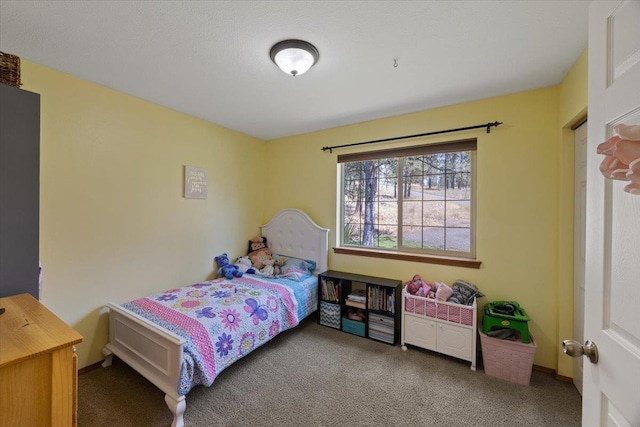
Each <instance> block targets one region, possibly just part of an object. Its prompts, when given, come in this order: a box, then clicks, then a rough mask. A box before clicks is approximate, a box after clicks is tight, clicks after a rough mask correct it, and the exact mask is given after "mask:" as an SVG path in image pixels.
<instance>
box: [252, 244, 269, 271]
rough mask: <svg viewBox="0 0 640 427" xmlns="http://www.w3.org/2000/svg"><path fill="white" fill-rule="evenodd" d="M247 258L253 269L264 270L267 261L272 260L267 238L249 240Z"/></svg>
mask: <svg viewBox="0 0 640 427" xmlns="http://www.w3.org/2000/svg"><path fill="white" fill-rule="evenodd" d="M247 256H248V257H249V259H250V260H251V264H252V265H253V268H255V269H256V270H261V269H262V268H264V266H265V265H266V264H265V262H264V261H265V260H268V259H271V249H269V248H268V247H267V238H266V237H255V238H253V239H251V240H249V249H248V251H247Z"/></svg>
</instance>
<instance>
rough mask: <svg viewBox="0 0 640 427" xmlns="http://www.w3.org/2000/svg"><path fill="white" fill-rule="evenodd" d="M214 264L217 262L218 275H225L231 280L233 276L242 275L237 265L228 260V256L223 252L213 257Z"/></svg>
mask: <svg viewBox="0 0 640 427" xmlns="http://www.w3.org/2000/svg"><path fill="white" fill-rule="evenodd" d="M214 259H215V261H216V264H218V267H219V268H218V277H226V278H227V279H229V280H231V279H233V278H234V277H242V272H241V271H240V270H239V269H238V266H237V265H233V264H231V263H230V262H229V256H228V255H227V254H226V253H224V254H221V255H218V256H217V257H215V258H214Z"/></svg>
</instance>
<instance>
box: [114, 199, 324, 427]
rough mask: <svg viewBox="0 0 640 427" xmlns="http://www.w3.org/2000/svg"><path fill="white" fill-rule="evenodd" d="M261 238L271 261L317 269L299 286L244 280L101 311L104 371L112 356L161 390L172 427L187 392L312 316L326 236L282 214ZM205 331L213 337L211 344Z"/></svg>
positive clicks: (302, 219)
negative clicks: (279, 258) (105, 337)
mask: <svg viewBox="0 0 640 427" xmlns="http://www.w3.org/2000/svg"><path fill="white" fill-rule="evenodd" d="M261 232H262V236H264V237H266V240H267V242H268V246H269V248H270V249H271V250H272V251H273V253H274V254H281V255H284V256H288V257H291V258H296V259H304V260H310V261H312V262H313V263H315V269H314V271H313V273H312V275H311V276H309V277H307V278H304V279H300V281H298V280H291V279H288V278H273V279H272V278H263V277H260V276H257V275H252V274H245V275H243V276H242V277H234V278H233V279H231V280H229V279H226V278H222V279H216V280H212V281H205V282H201V283H196V284H193V285H191V286H187V287H183V288H177V289H170V290H167V291H164V292H159V293H158V294H154V295H149V296H147V297H144V298H140V299H137V300H134V301H129V302H126V303H123V304H116V303H109V304H107V308H108V310H109V342H108V344H107V345H106V346H105V347H104V349H103V354H104V356H105V360H104V363H103V364H102V366H103V367H108V366H110V365H111V363H112V359H113V355H116V356H117V357H119V358H120V359H121V360H123V361H124V362H125V363H127V364H128V365H129V366H131V367H132V368H133V369H135V370H136V371H137V372H138V373H140V374H141V375H142V376H144V377H145V378H146V379H148V380H149V381H150V382H151V383H153V384H154V385H155V386H156V387H158V388H159V389H161V390H162V391H163V392H164V393H165V402H166V404H167V406H168V407H169V409H170V410H171V412H172V413H173V416H174V417H173V423H172V424H171V425H172V427H182V426H183V425H184V417H183V415H184V411H185V409H186V398H185V396H186V395H187V393H188V392H189V390H191V388H193V387H194V386H197V385H205V386H210V385H211V384H212V383H213V381H214V380H215V377H216V376H217V375H218V374H219V373H220V372H221V371H222V370H224V369H225V368H226V367H228V366H230V365H231V364H232V363H233V362H234V361H236V360H238V359H240V358H242V357H244V356H245V355H246V354H248V353H249V352H251V351H253V350H255V349H257V348H259V347H260V346H261V345H262V344H264V343H265V342H268V341H269V340H270V339H271V338H273V337H274V336H276V335H277V334H279V333H280V332H282V331H284V330H287V329H291V328H293V327H295V326H296V325H298V323H299V322H300V321H301V320H302V319H304V318H305V317H307V316H308V315H309V314H311V313H312V312H313V311H315V310H316V308H317V290H318V286H317V274H318V273H321V272H323V271H326V270H327V254H328V233H329V230H328V229H325V228H322V227H320V226H318V225H317V224H315V223H314V222H313V220H311V218H309V216H308V215H306V214H305V213H304V212H302V211H300V210H298V209H284V210H282V211H280V212H278V213H277V214H276V215H275V216H274V217H273V218H272V219H271V221H269V223H267V224H266V225H263V226H262V227H261ZM312 265H313V264H312ZM207 331H213V333H212V334H211V336H210V337H209V339H207V337H206V336H207V335H208V334H207Z"/></svg>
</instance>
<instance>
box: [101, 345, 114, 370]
mask: <svg viewBox="0 0 640 427" xmlns="http://www.w3.org/2000/svg"><path fill="white" fill-rule="evenodd" d="M102 355H103V356H104V362H102V367H103V368H108V367H109V366H111V364H112V363H113V353H112V352H111V350H109V349H108V348H107V347H104V348H103V349H102Z"/></svg>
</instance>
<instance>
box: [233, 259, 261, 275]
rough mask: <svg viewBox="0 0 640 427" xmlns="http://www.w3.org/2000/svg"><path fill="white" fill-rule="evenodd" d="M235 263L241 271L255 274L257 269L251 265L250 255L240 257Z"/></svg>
mask: <svg viewBox="0 0 640 427" xmlns="http://www.w3.org/2000/svg"><path fill="white" fill-rule="evenodd" d="M233 265H235V266H237V267H238V270H239V271H240V272H241V273H247V274H255V272H256V269H255V268H253V266H252V265H251V260H250V259H249V257H248V256H241V257H238V259H236V262H234V263H233Z"/></svg>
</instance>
